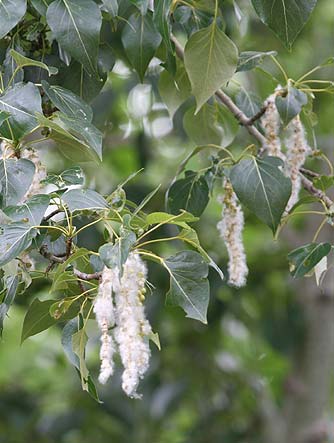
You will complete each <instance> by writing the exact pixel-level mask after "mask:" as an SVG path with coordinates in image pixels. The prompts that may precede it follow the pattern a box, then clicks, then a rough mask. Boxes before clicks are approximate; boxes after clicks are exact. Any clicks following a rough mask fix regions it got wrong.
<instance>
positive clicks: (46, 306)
mask: <svg viewBox="0 0 334 443" xmlns="http://www.w3.org/2000/svg"><path fill="white" fill-rule="evenodd" d="M54 302H55V300H45V301H40V300H39V299H38V298H35V300H34V301H33V302H32V304H31V305H30V306H29V308H28V311H27V313H26V315H25V317H24V321H23V327H22V333H21V343H23V342H24V341H25V340H26V339H27V338H28V337H31V336H32V335H36V334H38V333H40V332H42V331H45V330H46V329H48V328H50V327H51V326H53V325H54V324H55V323H57V320H56V319H54V318H53V317H51V315H50V312H49V311H50V307H51V306H52V305H53V303H54Z"/></svg>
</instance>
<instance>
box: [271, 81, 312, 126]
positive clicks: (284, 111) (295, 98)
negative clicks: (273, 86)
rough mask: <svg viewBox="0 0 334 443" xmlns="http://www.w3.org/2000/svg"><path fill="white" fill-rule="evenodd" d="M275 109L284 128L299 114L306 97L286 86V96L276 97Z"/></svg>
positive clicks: (301, 92)
mask: <svg viewBox="0 0 334 443" xmlns="http://www.w3.org/2000/svg"><path fill="white" fill-rule="evenodd" d="M275 103H276V107H277V110H278V112H279V115H280V117H281V119H282V121H283V123H284V125H285V126H286V125H287V124H288V123H289V122H290V121H291V120H292V119H293V118H294V117H296V115H298V114H299V113H300V111H301V110H302V107H303V106H304V105H306V103H307V95H306V94H305V92H303V91H299V90H298V89H296V88H294V87H292V86H291V85H289V86H288V91H287V94H286V95H283V96H281V95H277V96H276V100H275Z"/></svg>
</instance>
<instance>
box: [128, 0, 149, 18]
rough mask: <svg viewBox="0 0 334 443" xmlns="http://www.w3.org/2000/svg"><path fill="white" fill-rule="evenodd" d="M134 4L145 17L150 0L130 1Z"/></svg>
mask: <svg viewBox="0 0 334 443" xmlns="http://www.w3.org/2000/svg"><path fill="white" fill-rule="evenodd" d="M130 2H131V3H132V4H134V5H135V6H136V7H137V8H138V9H139V11H140V13H141V14H142V15H145V14H146V12H147V9H148V4H149V1H148V0H130Z"/></svg>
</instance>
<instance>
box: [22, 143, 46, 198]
mask: <svg viewBox="0 0 334 443" xmlns="http://www.w3.org/2000/svg"><path fill="white" fill-rule="evenodd" d="M22 158H25V159H27V160H30V161H31V162H33V163H34V165H35V174H34V177H33V180H32V183H31V185H30V188H29V189H28V191H27V193H26V195H25V197H26V198H30V197H32V196H33V195H36V194H39V193H41V192H42V190H43V185H42V184H41V181H42V180H44V179H45V178H46V175H47V174H46V168H45V167H44V166H43V165H42V162H41V159H40V157H39V154H38V152H37V151H35V150H33V149H25V150H24V151H23V152H22Z"/></svg>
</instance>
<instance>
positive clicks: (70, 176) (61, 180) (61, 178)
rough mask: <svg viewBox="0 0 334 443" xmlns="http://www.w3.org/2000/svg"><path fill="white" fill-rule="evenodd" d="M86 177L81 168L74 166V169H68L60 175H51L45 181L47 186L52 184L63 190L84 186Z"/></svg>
mask: <svg viewBox="0 0 334 443" xmlns="http://www.w3.org/2000/svg"><path fill="white" fill-rule="evenodd" d="M84 181H85V176H84V173H83V170H82V169H81V168H80V166H74V167H73V168H69V169H66V170H65V171H63V172H61V173H60V174H52V173H49V174H48V175H47V177H46V178H45V179H44V180H43V183H45V184H52V185H55V186H57V187H58V188H59V189H62V188H64V187H66V186H69V185H83V183H84Z"/></svg>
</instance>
